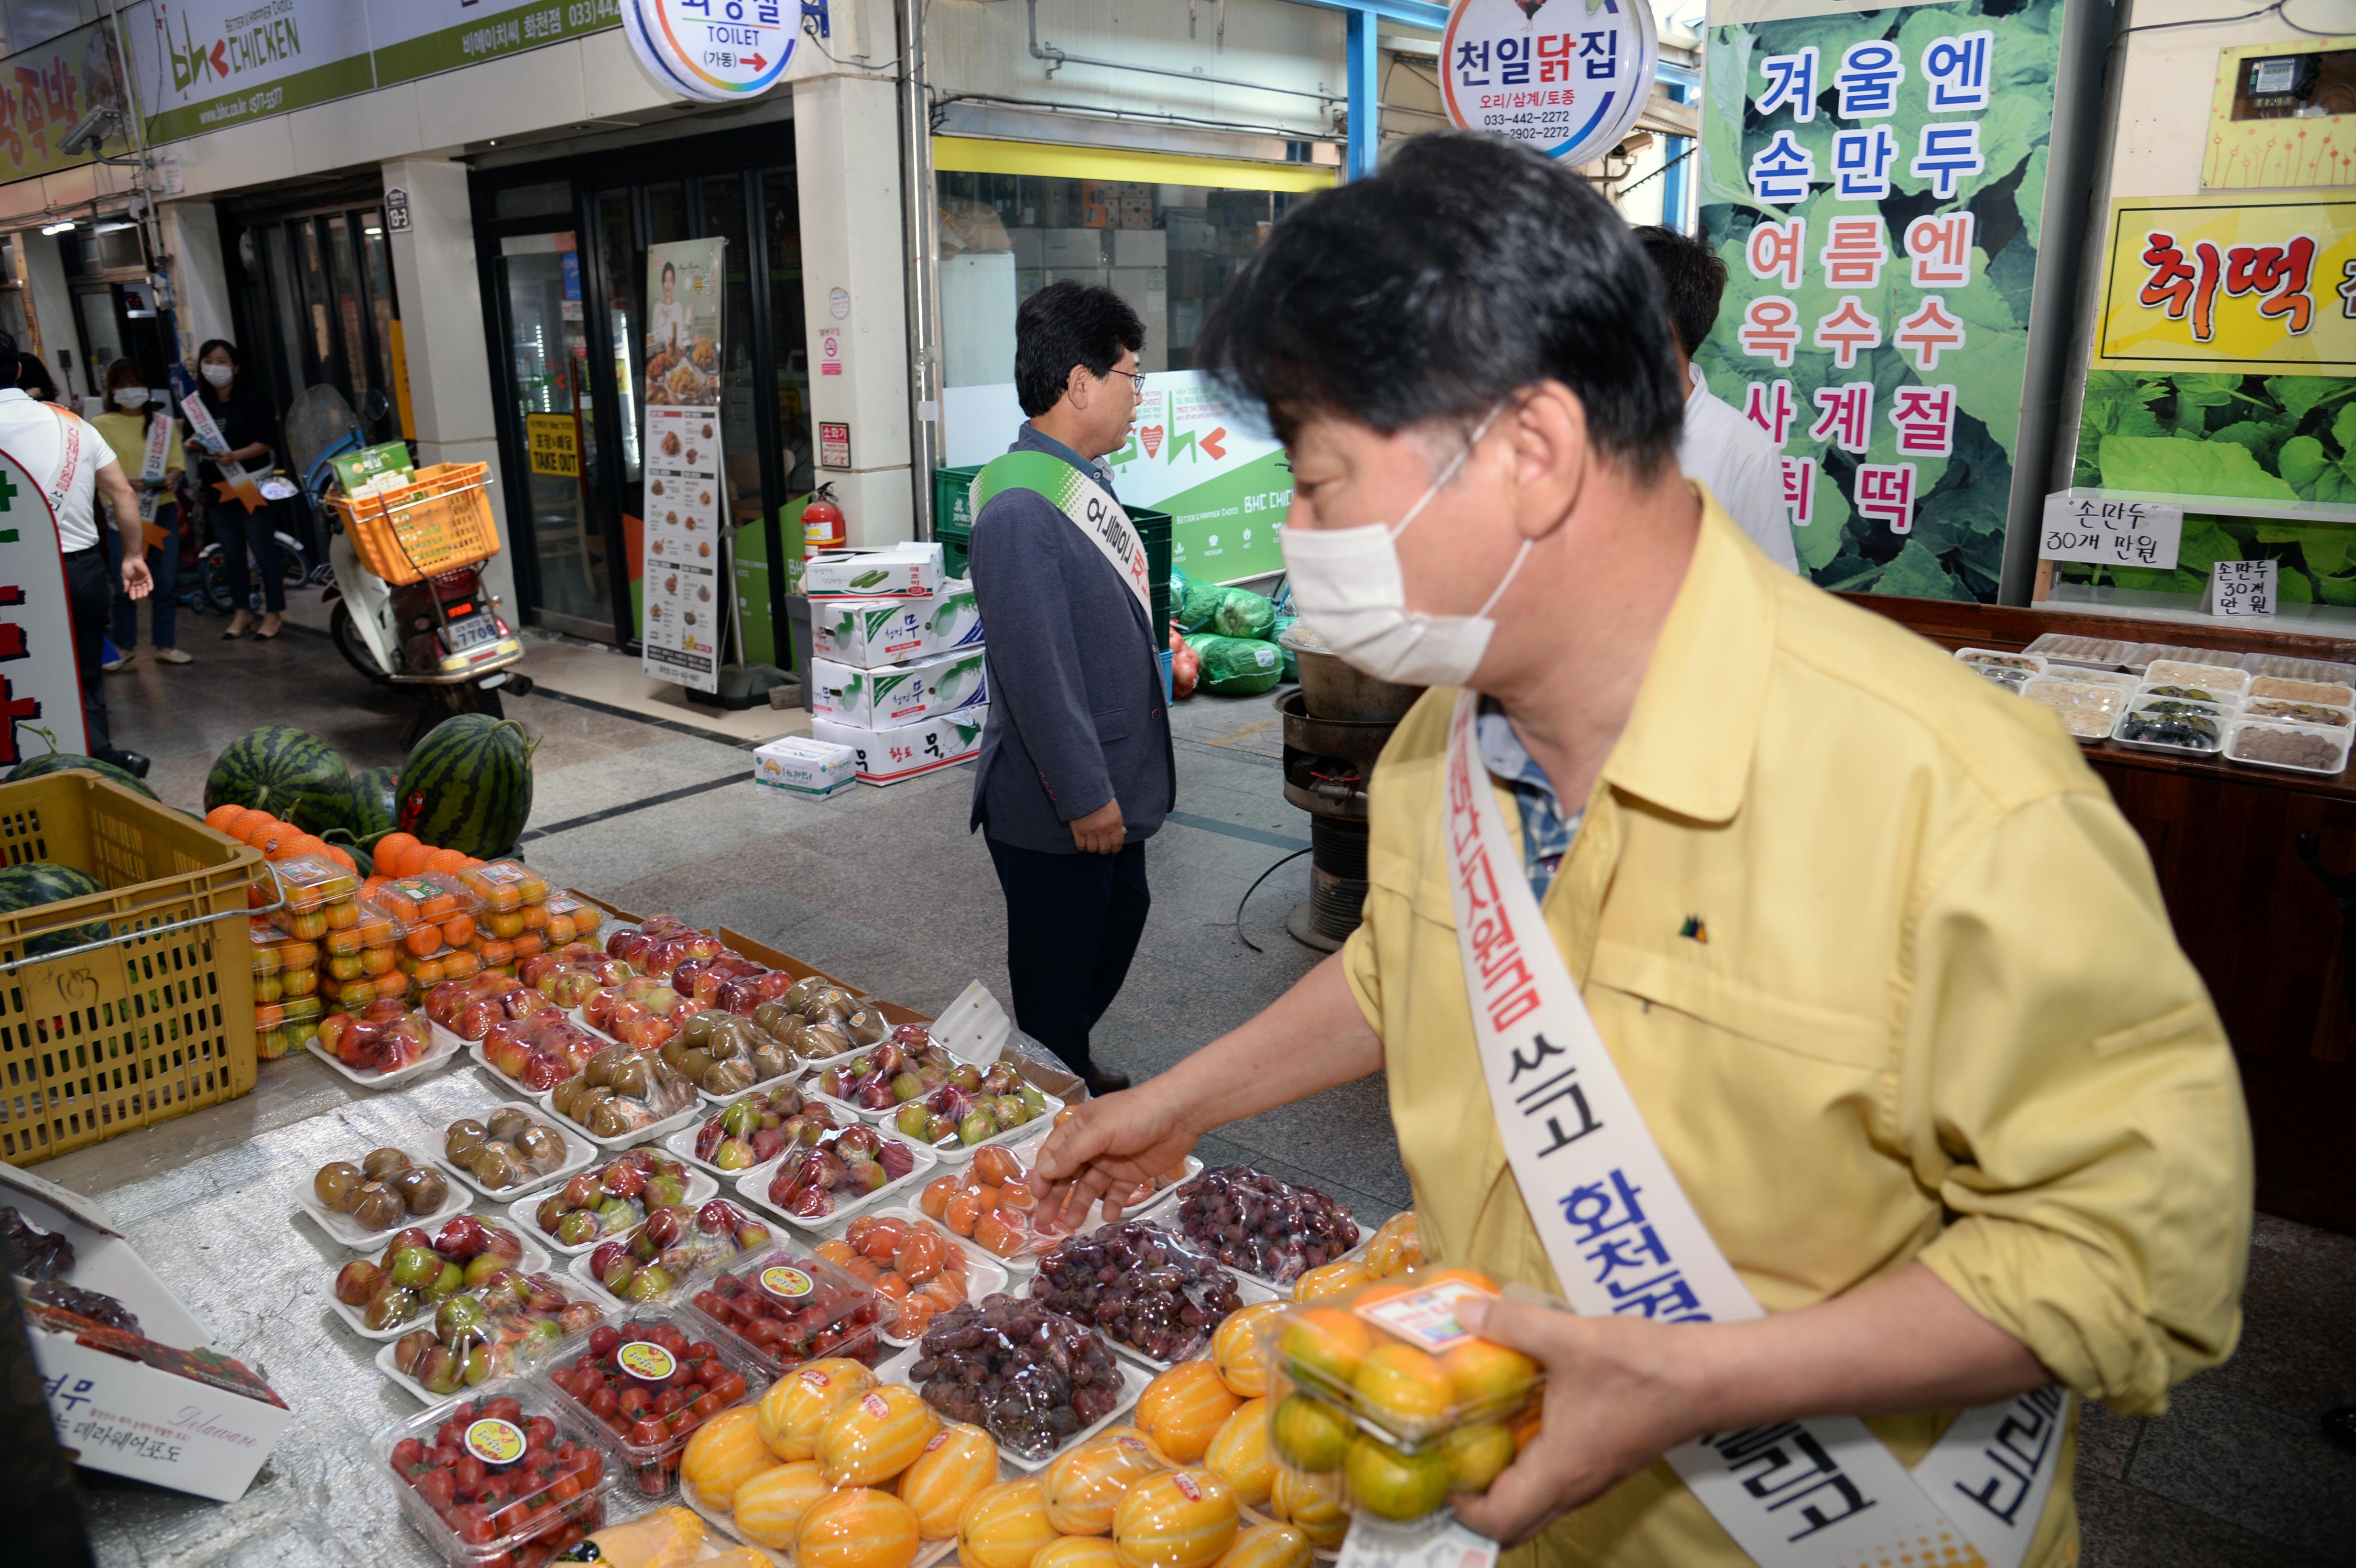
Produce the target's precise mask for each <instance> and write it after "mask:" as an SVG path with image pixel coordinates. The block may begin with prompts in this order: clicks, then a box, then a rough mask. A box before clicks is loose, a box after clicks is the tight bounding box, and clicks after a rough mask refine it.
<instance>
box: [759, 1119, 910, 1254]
mask: <svg viewBox="0 0 2356 1568" xmlns="http://www.w3.org/2000/svg"><path fill="white" fill-rule="evenodd" d="M854 1130H858V1131H864V1132H867V1133H870V1134H872V1135H873V1136H875V1137H876V1138H878V1139H881V1140H883V1142H885V1143H891V1144H897V1145H899V1146H900V1147H902V1148H905V1149H906V1150H907V1151H908V1152H909V1153H910V1154H911V1155H913V1156H915V1159H914V1161H913V1163H912V1168H910V1170H909V1172H908V1174H907V1175H905V1176H902V1177H897V1178H891V1179H886V1180H885V1182H884V1183H883V1186H881V1187H879V1188H877V1189H874V1190H873V1191H872V1192H867V1193H863V1194H860V1195H858V1196H852V1195H851V1190H850V1189H848V1188H845V1187H838V1188H836V1189H833V1190H832V1191H831V1192H830V1194H829V1198H830V1206H829V1207H828V1209H827V1211H826V1212H824V1213H822V1214H797V1213H795V1212H793V1211H792V1210H790V1209H788V1208H787V1206H786V1205H785V1203H784V1202H783V1201H780V1200H773V1199H772V1198H771V1197H770V1196H769V1193H770V1184H771V1182H772V1181H773V1180H775V1181H781V1182H782V1181H784V1180H787V1179H788V1177H787V1172H788V1170H789V1168H791V1167H793V1166H794V1165H795V1164H796V1162H797V1161H798V1160H799V1159H800V1158H802V1157H805V1156H807V1155H808V1154H809V1153H810V1152H811V1151H810V1150H809V1149H808V1148H803V1149H788V1150H787V1152H786V1153H785V1155H784V1156H783V1157H780V1158H779V1159H776V1160H775V1161H772V1162H771V1163H770V1164H768V1165H766V1166H755V1167H754V1168H752V1169H751V1170H748V1171H746V1172H745V1173H744V1175H742V1176H740V1177H738V1178H737V1179H736V1191H737V1193H738V1195H739V1196H741V1197H743V1198H744V1200H746V1201H747V1202H750V1203H755V1204H757V1205H759V1206H760V1207H761V1208H763V1209H765V1210H766V1211H768V1212H770V1213H772V1214H776V1215H778V1216H779V1217H781V1218H783V1219H784V1220H785V1221H786V1222H787V1224H789V1225H791V1226H793V1227H794V1228H795V1229H796V1230H798V1231H805V1232H810V1233H812V1234H816V1233H817V1232H820V1231H825V1230H829V1229H830V1228H832V1227H833V1225H834V1224H835V1223H836V1221H841V1220H848V1219H849V1218H851V1216H852V1215H853V1214H864V1213H866V1212H867V1211H870V1210H873V1209H879V1208H881V1207H883V1205H884V1204H886V1203H891V1202H894V1201H898V1200H899V1195H900V1194H902V1193H912V1192H914V1190H915V1189H916V1188H918V1187H920V1186H922V1185H923V1184H924V1183H925V1182H926V1181H928V1180H930V1179H932V1173H933V1171H934V1168H936V1167H937V1166H938V1165H939V1164H940V1160H939V1159H938V1158H937V1157H936V1156H935V1155H934V1153H933V1151H932V1150H930V1149H928V1148H925V1147H920V1146H918V1145H916V1144H912V1143H910V1142H909V1141H908V1140H907V1139H905V1138H904V1137H901V1136H898V1135H897V1134H894V1133H889V1132H884V1131H883V1130H882V1129H880V1128H875V1127H866V1126H863V1125H862V1126H861V1127H859V1128H856V1129H854V1128H852V1127H842V1128H838V1129H837V1130H836V1131H834V1132H831V1133H825V1134H821V1135H820V1136H819V1142H818V1145H817V1146H816V1147H818V1148H819V1149H831V1148H833V1147H835V1146H837V1145H839V1144H840V1143H841V1139H842V1137H843V1136H844V1135H845V1134H847V1133H850V1132H852V1131H854ZM781 1196H782V1192H781Z"/></svg>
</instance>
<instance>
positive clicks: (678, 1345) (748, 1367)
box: [540, 1307, 766, 1498]
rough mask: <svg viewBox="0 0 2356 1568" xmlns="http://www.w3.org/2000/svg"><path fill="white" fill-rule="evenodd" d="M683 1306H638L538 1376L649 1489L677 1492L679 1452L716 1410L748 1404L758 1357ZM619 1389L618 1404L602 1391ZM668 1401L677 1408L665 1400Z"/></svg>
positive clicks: (576, 1343) (641, 1490) (569, 1345)
mask: <svg viewBox="0 0 2356 1568" xmlns="http://www.w3.org/2000/svg"><path fill="white" fill-rule="evenodd" d="M702 1328H703V1326H702V1325H701V1323H698V1322H696V1321H695V1320H694V1319H692V1318H690V1317H686V1316H684V1315H683V1314H680V1313H678V1312H672V1311H666V1310H663V1309H660V1308H643V1307H642V1308H639V1309H637V1310H636V1311H633V1312H630V1313H628V1314H626V1315H624V1314H616V1316H615V1317H612V1318H610V1319H608V1320H607V1321H606V1322H604V1323H601V1324H599V1325H598V1326H597V1327H596V1328H592V1329H591V1330H589V1332H588V1333H587V1334H585V1335H584V1336H581V1337H579V1338H577V1339H572V1340H569V1341H567V1342H566V1344H565V1345H564V1347H563V1348H562V1349H560V1350H559V1351H558V1352H557V1355H556V1358H555V1360H554V1362H553V1364H552V1365H551V1366H550V1367H549V1368H548V1369H547V1370H546V1371H543V1372H541V1374H540V1376H541V1378H543V1379H545V1380H546V1381H547V1383H548V1386H549V1387H550V1388H551V1389H552V1391H553V1392H554V1393H555V1395H556V1397H557V1398H558V1399H559V1400H560V1401H561V1402H562V1403H563V1404H564V1405H565V1406H566V1408H567V1410H568V1412H569V1413H571V1414H572V1415H573V1417H574V1419H576V1420H580V1419H586V1420H587V1421H589V1422H591V1423H593V1424H594V1430H595V1432H596V1433H597V1435H598V1437H599V1438H600V1440H602V1441H603V1442H604V1443H605V1445H606V1446H607V1447H608V1448H609V1449H610V1450H611V1451H613V1452H614V1453H615V1454H616V1455H618V1456H620V1458H621V1460H622V1462H623V1469H624V1474H625V1475H626V1477H629V1478H630V1479H632V1480H634V1481H635V1482H636V1484H637V1492H638V1494H639V1495H640V1496H642V1497H648V1498H665V1497H669V1495H670V1494H671V1492H672V1490H673V1489H674V1488H676V1487H677V1485H678V1483H679V1456H680V1453H681V1452H682V1451H684V1450H685V1449H686V1447H687V1443H688V1439H689V1438H691V1437H692V1436H694V1435H695V1430H696V1428H697V1427H699V1426H701V1425H702V1424H704V1423H705V1422H706V1421H708V1420H710V1419H711V1418H712V1416H715V1415H717V1414H719V1413H721V1412H722V1411H723V1410H725V1409H727V1408H728V1407H729V1406H731V1405H734V1404H738V1403H743V1402H744V1400H745V1399H746V1398H747V1397H748V1396H749V1394H750V1391H751V1389H752V1387H753V1385H754V1384H755V1382H756V1381H762V1382H763V1383H764V1386H766V1381H765V1380H763V1379H762V1378H761V1372H760V1363H759V1362H758V1361H756V1360H754V1358H752V1357H751V1356H749V1355H746V1354H745V1353H744V1351H743V1350H740V1349H735V1348H734V1346H731V1345H728V1344H724V1343H722V1342H720V1341H719V1340H716V1339H713V1338H712V1336H711V1335H710V1334H708V1333H705V1332H702ZM607 1393H611V1394H612V1395H613V1396H614V1403H613V1405H612V1408H611V1409H610V1411H607V1410H604V1409H601V1408H600V1407H602V1406H605V1404H606V1403H607V1402H606V1400H605V1398H604V1397H602V1396H603V1395H605V1394H607ZM666 1404H669V1409H664V1408H663V1407H664V1406H665V1405H666Z"/></svg>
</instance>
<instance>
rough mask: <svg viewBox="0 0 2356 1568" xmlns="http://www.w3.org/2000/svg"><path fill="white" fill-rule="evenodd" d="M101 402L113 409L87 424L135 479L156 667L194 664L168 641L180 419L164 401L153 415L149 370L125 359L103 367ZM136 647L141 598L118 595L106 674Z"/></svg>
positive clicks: (176, 546) (176, 563) (175, 599)
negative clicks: (151, 586)
mask: <svg viewBox="0 0 2356 1568" xmlns="http://www.w3.org/2000/svg"><path fill="white" fill-rule="evenodd" d="M106 400H107V402H108V404H109V405H110V407H109V408H108V409H107V410H106V411H105V412H103V413H102V414H100V415H99V416H98V417H97V418H96V419H94V420H92V421H90V422H91V425H92V426H93V427H95V428H96V429H97V431H98V433H99V434H100V435H102V436H103V437H105V439H106V444H107V448H108V450H109V451H111V452H112V453H114V460H115V462H116V463H117V464H119V465H120V466H121V467H122V470H123V473H124V474H126V475H137V477H136V478H135V479H134V480H133V481H132V488H133V490H134V492H135V493H136V494H137V495H138V496H139V513H140V521H141V530H142V533H143V535H144V538H145V551H146V556H147V570H148V571H149V573H150V574H151V575H152V576H153V577H154V578H155V593H154V595H153V596H152V599H151V603H150V608H149V610H148V615H149V619H150V627H151V635H152V637H153V640H154V642H155V658H156V661H157V662H158V663H160V664H173V665H181V664H193V663H195V662H196V661H195V657H194V656H192V655H191V654H189V652H188V651H187V649H186V648H181V647H176V646H174V645H173V642H172V637H173V632H174V616H175V615H176V614H177V612H178V609H179V598H180V594H179V580H180V506H179V503H178V502H177V501H176V500H175V499H173V497H172V482H173V480H175V479H177V477H178V476H179V473H180V443H178V442H177V440H175V439H174V436H175V434H176V432H177V429H178V424H179V421H177V420H175V419H174V418H173V417H172V407H171V399H170V398H169V397H166V398H165V399H164V400H163V402H162V404H161V406H160V407H157V408H156V409H155V411H154V412H153V414H152V416H151V414H150V412H149V409H148V392H147V373H146V372H145V371H144V370H142V369H140V368H139V367H138V366H137V365H136V364H134V363H133V362H132V361H131V360H128V359H117V360H116V361H114V363H112V365H109V366H108V367H107V368H106ZM138 646H139V604H138V601H136V600H134V599H133V598H132V597H131V595H130V594H128V593H122V592H118V593H116V594H115V596H114V648H115V658H114V662H113V663H112V664H110V665H108V666H107V667H106V668H107V672H108V673H109V674H112V673H113V672H114V671H116V670H119V669H122V668H124V667H127V666H128V665H129V664H130V663H131V659H132V656H133V655H134V653H135V652H136V651H137V649H138Z"/></svg>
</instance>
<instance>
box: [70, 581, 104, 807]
mask: <svg viewBox="0 0 2356 1568" xmlns="http://www.w3.org/2000/svg"><path fill="white" fill-rule="evenodd" d="M66 613H68V614H69V615H70V617H71V618H72V620H73V640H74V663H76V664H77V665H79V666H80V667H81V724H82V728H83V729H85V730H87V731H90V750H89V752H87V753H86V754H87V755H89V756H93V757H97V758H100V759H102V760H103V761H106V762H112V761H113V760H114V741H113V739H112V737H111V736H110V735H108V733H107V730H106V671H105V670H104V669H102V668H101V667H100V666H101V665H102V662H103V661H104V660H105V658H106V628H107V624H108V623H109V622H110V621H111V620H112V618H113V614H114V574H113V573H112V571H108V570H107V565H106V551H105V550H103V549H100V548H99V547H98V546H96V545H92V546H91V548H90V549H78V550H74V551H72V552H70V554H68V555H67V557H66Z"/></svg>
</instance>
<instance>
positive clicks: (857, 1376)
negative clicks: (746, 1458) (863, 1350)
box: [760, 1356, 875, 1460]
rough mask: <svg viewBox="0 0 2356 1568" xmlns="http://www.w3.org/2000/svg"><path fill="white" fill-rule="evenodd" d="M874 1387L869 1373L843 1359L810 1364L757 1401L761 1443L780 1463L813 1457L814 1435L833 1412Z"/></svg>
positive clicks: (832, 1357)
mask: <svg viewBox="0 0 2356 1568" xmlns="http://www.w3.org/2000/svg"><path fill="white" fill-rule="evenodd" d="M874 1386H875V1374H874V1373H873V1372H872V1371H868V1370H867V1369H866V1368H865V1367H863V1366H861V1365H860V1364H859V1363H858V1362H857V1361H854V1360H850V1359H849V1358H847V1357H842V1356H828V1357H825V1358H823V1359H821V1360H815V1361H812V1362H811V1363H810V1364H809V1366H806V1367H804V1368H803V1369H802V1370H801V1371H798V1372H796V1373H794V1374H793V1375H792V1376H791V1377H784V1378H779V1379H778V1380H777V1381H776V1382H774V1383H772V1384H770V1385H769V1392H766V1393H765V1394H763V1395H762V1396H761V1407H760V1408H761V1441H762V1442H764V1443H766V1444H767V1445H769V1452H770V1453H772V1454H775V1455H776V1456H777V1457H778V1458H780V1459H789V1460H790V1459H812V1458H816V1457H817V1456H818V1438H819V1433H820V1432H821V1431H823V1430H824V1429H825V1427H826V1423H827V1418H828V1417H829V1416H830V1415H832V1414H833V1413H834V1411H835V1407H836V1406H837V1405H840V1404H841V1403H844V1402H845V1401H847V1400H851V1399H855V1398H857V1397H858V1396H859V1395H861V1394H862V1393H865V1392H867V1391H868V1390H870V1389H872V1388H873V1387H874Z"/></svg>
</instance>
